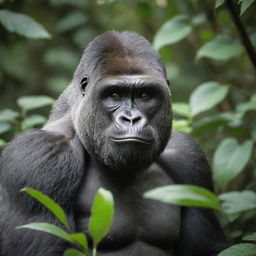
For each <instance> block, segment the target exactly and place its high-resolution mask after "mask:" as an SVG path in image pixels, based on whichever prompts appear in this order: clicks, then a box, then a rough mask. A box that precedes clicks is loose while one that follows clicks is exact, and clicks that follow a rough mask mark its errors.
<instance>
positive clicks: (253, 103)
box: [236, 94, 256, 113]
mask: <svg viewBox="0 0 256 256" xmlns="http://www.w3.org/2000/svg"><path fill="white" fill-rule="evenodd" d="M253 110H256V94H254V95H252V97H251V99H250V101H248V102H245V103H241V104H239V105H238V106H237V108H236V111H238V112H242V113H246V112H247V111H253Z"/></svg>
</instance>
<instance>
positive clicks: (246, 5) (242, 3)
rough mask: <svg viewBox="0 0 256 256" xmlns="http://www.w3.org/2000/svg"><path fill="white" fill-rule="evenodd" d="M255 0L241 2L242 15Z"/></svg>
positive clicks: (242, 0)
mask: <svg viewBox="0 0 256 256" xmlns="http://www.w3.org/2000/svg"><path fill="white" fill-rule="evenodd" d="M254 1H255V0H239V1H238V2H239V3H241V10H240V15H242V14H243V13H244V12H245V11H246V10H247V9H248V8H249V7H250V6H251V5H252V4H253V3H254Z"/></svg>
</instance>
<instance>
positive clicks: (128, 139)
mask: <svg viewBox="0 0 256 256" xmlns="http://www.w3.org/2000/svg"><path fill="white" fill-rule="evenodd" d="M111 140H112V141H114V142H117V143H124V142H136V143H143V144H152V143H153V139H152V138H147V137H138V136H129V137H128V136H126V137H111Z"/></svg>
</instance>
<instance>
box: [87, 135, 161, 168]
mask: <svg viewBox="0 0 256 256" xmlns="http://www.w3.org/2000/svg"><path fill="white" fill-rule="evenodd" d="M87 145H91V147H87V151H88V153H89V154H90V156H91V157H92V158H93V159H95V160H96V161H99V162H100V163H101V164H102V165H103V166H105V167H106V168H107V169H110V170H113V171H114V172H117V173H131V172H140V171H142V170H144V169H145V168H146V167H148V166H149V165H150V164H151V163H152V162H153V160H154V159H155V158H156V156H157V155H158V154H160V152H159V151H160V150H154V144H152V143H145V142H141V141H138V140H136V139H135V140H133V139H131V140H129V139H127V140H125V141H118V142H116V141H113V140H112V139H111V138H109V137H103V136H102V137H101V138H99V137H98V138H97V140H96V141H95V140H94V141H91V142H89V143H88V141H87ZM93 145H94V146H93ZM95 145H96V146H95Z"/></svg>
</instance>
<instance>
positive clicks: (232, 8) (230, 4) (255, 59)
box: [226, 0, 256, 69]
mask: <svg viewBox="0 0 256 256" xmlns="http://www.w3.org/2000/svg"><path fill="white" fill-rule="evenodd" d="M226 4H227V8H228V10H229V12H230V15H231V17H232V19H233V22H234V23H235V25H236V28H237V30H238V33H239V35H240V39H241V41H242V44H243V45H244V47H245V49H246V51H247V53H248V56H249V58H250V60H251V62H252V64H253V66H254V68H255V69H256V53H255V50H254V48H253V45H252V43H251V41H250V38H249V36H248V34H247V32H246V30H245V27H244V25H243V23H242V21H241V19H240V17H239V13H238V10H237V6H236V4H235V3H234V1H233V0H226Z"/></svg>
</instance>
